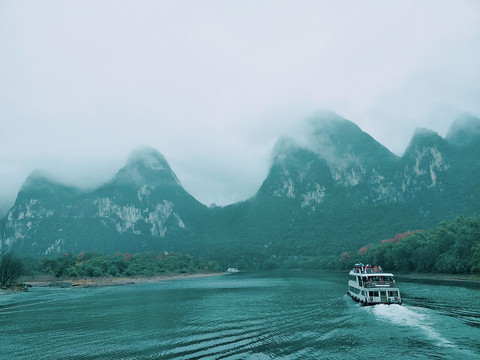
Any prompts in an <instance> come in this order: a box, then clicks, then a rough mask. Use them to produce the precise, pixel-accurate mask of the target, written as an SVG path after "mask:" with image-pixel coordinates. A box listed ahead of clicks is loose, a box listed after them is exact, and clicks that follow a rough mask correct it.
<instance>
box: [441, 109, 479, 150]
mask: <svg viewBox="0 0 480 360" xmlns="http://www.w3.org/2000/svg"><path fill="white" fill-rule="evenodd" d="M478 138H480V119H479V118H477V117H476V116H473V115H471V114H468V113H465V114H462V115H460V116H459V117H458V118H457V119H455V121H454V122H453V124H452V126H450V129H449V131H448V134H447V141H448V142H450V143H452V144H455V145H469V144H470V143H472V142H473V141H475V139H478Z"/></svg>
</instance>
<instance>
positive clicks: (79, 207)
mask: <svg viewBox="0 0 480 360" xmlns="http://www.w3.org/2000/svg"><path fill="white" fill-rule="evenodd" d="M273 155H274V156H273V162H272V166H271V168H270V171H269V174H268V176H267V178H266V179H265V181H264V183H263V184H262V186H261V188H260V189H259V191H258V193H257V194H256V195H255V196H254V197H253V198H251V199H249V200H247V201H245V202H241V203H238V204H235V205H231V206H227V207H224V208H218V207H217V208H212V209H208V208H207V207H205V206H204V205H202V204H200V203H199V202H198V201H196V200H195V199H194V198H193V197H192V196H190V195H189V194H188V193H186V192H185V190H184V189H183V188H182V186H181V184H180V182H179V181H178V179H177V177H176V176H175V174H174V173H173V171H172V170H171V168H170V167H169V165H168V163H167V161H166V160H165V158H164V157H163V156H162V155H161V154H160V153H158V152H157V151H156V150H154V149H142V150H138V151H136V152H134V153H132V155H131V157H130V158H129V160H128V161H127V164H126V165H125V166H124V167H123V168H122V169H120V171H119V172H118V173H117V174H116V175H115V176H114V178H113V179H112V180H111V181H110V182H108V183H107V184H105V185H104V186H102V187H100V188H98V189H96V190H94V191H90V192H82V191H80V190H79V189H75V188H71V187H68V186H64V185H61V184H58V183H56V182H55V181H53V180H51V179H49V178H48V177H46V176H45V175H42V174H40V173H34V174H32V175H31V176H30V177H29V178H28V179H27V181H26V182H25V184H24V186H23V187H22V189H21V191H20V193H19V194H18V197H17V201H16V203H15V205H14V206H13V208H12V209H11V210H10V211H9V213H8V215H7V218H6V219H4V220H3V221H2V222H0V224H2V226H3V230H2V234H3V235H2V241H1V244H2V248H3V249H10V248H12V249H15V250H16V251H18V252H23V253H29V254H37V255H42V254H43V255H45V254H46V255H48V254H58V253H64V252H67V251H71V252H78V251H88V250H95V251H104V252H108V253H112V252H115V251H132V252H138V251H147V250H162V251H163V250H165V251H170V250H173V251H182V252H188V253H201V254H207V255H209V256H217V257H220V258H228V257H229V256H230V257H232V259H233V258H238V257H242V256H243V257H246V258H248V259H257V261H265V260H266V259H267V260H268V258H272V257H274V258H279V257H284V258H286V259H289V258H290V257H297V256H307V255H308V256H310V255H315V254H317V255H318V254H325V253H327V254H328V253H338V252H341V251H343V250H344V249H352V248H355V247H358V246H359V245H364V244H366V243H369V242H375V241H379V240H381V239H384V238H389V237H391V236H392V234H395V233H399V232H404V231H407V230H416V229H421V228H428V227H431V226H434V225H436V224H437V223H438V222H440V221H442V220H444V219H449V218H453V217H455V216H457V215H458V214H463V215H466V216H469V215H474V214H478V213H479V211H480V209H479V207H478V204H479V200H480V179H479V174H480V120H479V119H477V118H474V117H471V116H464V117H461V118H459V119H458V120H457V121H455V123H454V124H453V125H452V127H451V129H450V132H449V133H448V135H447V137H446V138H445V139H444V138H442V137H440V136H439V135H438V134H436V133H434V132H432V131H429V130H424V129H419V130H417V131H416V132H415V134H414V136H413V138H412V140H411V142H410V144H409V146H408V147H407V149H406V151H405V153H404V154H403V156H401V157H398V156H396V155H394V154H392V153H391V152H390V151H389V150H388V149H386V148H385V147H383V146H382V145H381V144H379V143H378V142H376V141H375V140H374V139H373V138H372V137H370V136H369V135H368V134H366V133H365V132H363V131H362V130H361V129H360V128H359V127H358V126H356V125H355V124H353V123H352V122H350V121H348V120H345V119H343V118H341V117H339V116H337V115H330V116H327V117H324V118H322V119H317V120H315V121H311V122H310V123H309V126H308V131H307V134H306V137H305V139H304V141H302V143H301V144H300V143H298V142H296V141H294V140H292V139H288V138H284V139H281V140H280V141H279V142H278V144H277V146H276V148H275V150H274V154H273ZM259 259H261V260H259Z"/></svg>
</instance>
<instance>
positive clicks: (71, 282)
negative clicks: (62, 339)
mask: <svg viewBox="0 0 480 360" xmlns="http://www.w3.org/2000/svg"><path fill="white" fill-rule="evenodd" d="M224 274H225V273H223V272H217V273H195V274H176V273H175V274H163V275H154V276H134V277H92V278H60V279H59V278H55V277H45V276H44V277H39V278H34V279H31V278H30V279H28V278H26V279H20V281H19V284H20V285H21V287H20V288H23V287H24V286H27V287H58V288H90V287H104V286H120V285H129V284H139V283H153V282H160V281H166V280H176V279H186V278H199V277H208V276H220V275H224Z"/></svg>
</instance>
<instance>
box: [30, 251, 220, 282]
mask: <svg viewBox="0 0 480 360" xmlns="http://www.w3.org/2000/svg"><path fill="white" fill-rule="evenodd" d="M23 262H24V265H25V266H24V271H23V274H22V275H25V276H27V277H29V276H30V277H35V276H41V275H53V276H55V277H58V278H60V277H68V278H76V277H101V276H111V277H116V276H122V277H123V276H153V275H161V274H172V273H176V274H191V273H209V272H217V271H220V266H219V265H218V264H217V263H216V262H213V261H205V260H202V259H200V258H197V257H193V256H190V255H181V254H177V253H169V254H163V253H155V252H149V253H143V254H134V255H131V254H129V253H120V252H117V253H115V254H114V255H106V254H100V253H93V252H90V253H84V252H81V253H79V254H78V255H77V256H74V255H73V254H70V253H68V254H64V255H63V256H60V257H57V258H43V259H31V258H29V259H23Z"/></svg>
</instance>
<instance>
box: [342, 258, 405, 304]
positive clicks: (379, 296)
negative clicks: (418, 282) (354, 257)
mask: <svg viewBox="0 0 480 360" xmlns="http://www.w3.org/2000/svg"><path fill="white" fill-rule="evenodd" d="M349 277H350V280H349V281H348V292H347V295H348V296H350V297H351V298H352V299H353V300H355V301H358V302H360V303H362V305H375V304H399V305H400V304H402V298H401V297H400V289H399V288H398V286H397V283H396V282H395V279H394V277H393V274H392V273H385V272H383V270H382V268H381V267H380V266H378V267H377V266H371V265H363V264H355V267H354V268H353V269H352V270H351V271H350V273H349Z"/></svg>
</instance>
